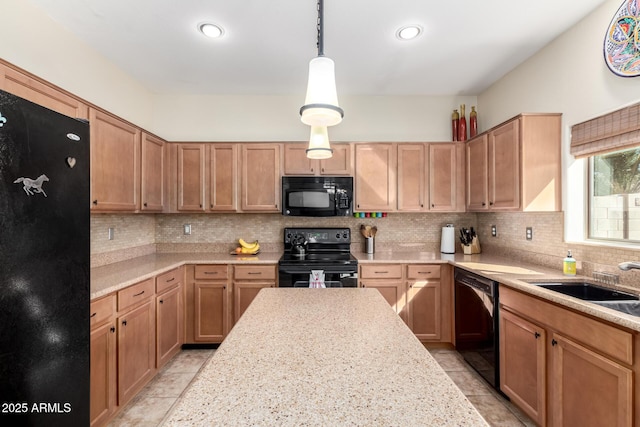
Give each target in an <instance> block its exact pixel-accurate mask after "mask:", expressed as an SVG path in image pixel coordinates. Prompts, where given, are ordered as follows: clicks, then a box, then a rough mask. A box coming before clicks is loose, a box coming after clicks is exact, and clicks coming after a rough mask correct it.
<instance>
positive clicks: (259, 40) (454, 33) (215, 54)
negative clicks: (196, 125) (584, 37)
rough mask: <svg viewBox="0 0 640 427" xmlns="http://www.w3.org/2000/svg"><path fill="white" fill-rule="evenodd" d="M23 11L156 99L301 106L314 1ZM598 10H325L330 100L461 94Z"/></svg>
mask: <svg viewBox="0 0 640 427" xmlns="http://www.w3.org/2000/svg"><path fill="white" fill-rule="evenodd" d="M29 1H31V2H32V3H33V4H35V5H36V6H38V7H40V8H41V9H42V10H44V11H45V12H46V13H47V14H48V15H50V16H51V17H52V18H53V19H54V20H56V21H57V22H59V23H60V24H61V25H63V26H64V27H66V28H67V29H68V30H69V31H71V32H73V33H75V34H77V35H78V37H80V38H81V39H82V40H84V41H85V42H86V43H87V44H89V45H90V46H92V47H93V48H95V50H97V51H98V52H100V53H101V54H102V55H104V56H105V57H106V58H108V59H109V60H110V61H112V62H113V63H115V64H117V65H118V66H119V67H120V68H122V69H123V70H124V71H125V72H127V73H128V74H130V75H131V76H133V77H134V78H135V79H137V80H138V81H140V82H141V83H142V84H143V85H145V86H146V87H148V88H149V89H150V90H152V91H154V92H158V93H172V92H173V93H202V94H254V95H255V94H264V95H269V94H283V95H284V94H301V96H303V94H304V91H305V90H306V80H307V67H308V62H309V60H310V59H312V58H313V57H315V56H316V55H317V49H316V16H317V15H316V14H317V12H316V0H29ZM604 2H605V0H580V1H569V0H535V1H530V0H488V1H478V0H458V1H456V2H451V1H445V0H438V1H436V0H386V1H383V0H325V2H324V9H325V12H324V53H325V55H326V56H327V57H329V58H332V59H333V60H334V61H335V64H336V82H337V88H338V94H339V95H340V94H355V95H432V96H437V95H471V96H473V95H478V94H480V93H482V91H484V90H485V89H486V88H488V87H489V86H490V85H491V84H492V83H493V82H495V81H496V80H498V79H500V78H501V77H502V76H504V75H505V74H506V73H507V72H508V71H510V70H511V69H513V68H514V67H515V66H517V65H518V64H520V63H521V62H523V61H524V60H525V59H526V58H528V57H530V56H531V55H533V54H534V53H535V52H537V51H538V50H539V49H540V48H542V47H543V46H545V45H546V44H547V43H549V42H550V41H551V40H553V39H554V38H555V37H557V36H558V35H560V34H561V33H562V32H564V31H566V30H567V29H569V28H571V27H572V26H573V25H574V24H576V22H578V21H579V20H580V19H582V18H583V17H584V16H586V15H587V14H589V13H590V12H591V11H592V10H594V9H595V8H596V7H598V6H599V5H600V4H602V3H604ZM613 12H614V11H612V13H613ZM203 21H211V22H214V23H217V24H219V25H221V26H222V27H223V28H224V31H225V35H224V37H223V38H221V39H217V40H212V39H207V38H205V37H204V36H203V35H202V34H200V33H199V32H198V31H197V30H196V27H197V25H198V24H199V23H201V22H203ZM413 23H415V24H419V25H421V26H422V27H424V29H425V31H424V33H423V34H422V36H421V37H419V38H418V39H416V40H413V41H400V40H398V39H397V38H396V37H395V32H396V30H397V29H398V28H399V27H401V26H403V25H406V24H413ZM605 27H606V25H603V28H602V32H603V36H604V33H605V31H606V28H605Z"/></svg>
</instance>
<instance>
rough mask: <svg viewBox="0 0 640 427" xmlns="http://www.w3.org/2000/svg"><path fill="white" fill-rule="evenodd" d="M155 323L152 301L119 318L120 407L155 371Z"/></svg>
mask: <svg viewBox="0 0 640 427" xmlns="http://www.w3.org/2000/svg"><path fill="white" fill-rule="evenodd" d="M155 324H156V322H155V304H153V303H152V300H149V301H148V302H146V303H145V304H143V305H141V306H140V307H138V308H136V309H135V310H132V311H131V312H129V313H126V314H124V315H121V316H120V317H119V318H118V404H119V405H121V406H122V405H123V404H125V403H126V402H128V401H129V399H131V398H132V397H133V396H135V394H136V393H137V392H138V391H139V390H140V389H141V388H142V387H143V386H144V385H145V384H146V383H147V381H148V380H149V379H150V378H151V377H152V376H153V374H154V373H155V360H156V340H155V336H156V334H155Z"/></svg>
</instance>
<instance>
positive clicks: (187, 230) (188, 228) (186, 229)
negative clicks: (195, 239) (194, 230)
mask: <svg viewBox="0 0 640 427" xmlns="http://www.w3.org/2000/svg"><path fill="white" fill-rule="evenodd" d="M184 234H185V235H186V236H189V235H190V234H191V224H185V225H184Z"/></svg>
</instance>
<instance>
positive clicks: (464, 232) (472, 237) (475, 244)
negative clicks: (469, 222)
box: [460, 227, 481, 255]
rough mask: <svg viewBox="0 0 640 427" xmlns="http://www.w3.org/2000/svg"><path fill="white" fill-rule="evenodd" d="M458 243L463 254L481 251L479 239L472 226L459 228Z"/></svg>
mask: <svg viewBox="0 0 640 427" xmlns="http://www.w3.org/2000/svg"><path fill="white" fill-rule="evenodd" d="M460 243H461V245H460V246H461V247H462V252H463V253H464V254H465V255H473V254H479V253H480V252H481V249H480V240H478V235H477V234H476V232H475V230H474V229H473V227H471V228H461V229H460Z"/></svg>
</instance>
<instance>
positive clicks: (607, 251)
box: [91, 212, 640, 288]
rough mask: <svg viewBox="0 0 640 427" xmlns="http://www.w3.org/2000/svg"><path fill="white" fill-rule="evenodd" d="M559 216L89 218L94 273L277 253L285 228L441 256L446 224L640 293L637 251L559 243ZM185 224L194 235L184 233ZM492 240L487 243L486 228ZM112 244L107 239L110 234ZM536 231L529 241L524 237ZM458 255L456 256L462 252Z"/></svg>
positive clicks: (505, 250)
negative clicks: (347, 232) (604, 275)
mask: <svg viewBox="0 0 640 427" xmlns="http://www.w3.org/2000/svg"><path fill="white" fill-rule="evenodd" d="M563 218H564V214H563V213H562V212H532V213H529V212H522V213H514V212H508V213H480V214H475V213H446V214H444V213H443V214H441V213H424V214H410V213H390V214H389V215H388V216H387V217H386V218H353V217H332V218H301V217H285V216H282V215H278V214H162V215H133V214H126V215H111V214H109V215H106V214H94V215H92V217H91V256H92V266H93V267H96V266H100V265H105V264H109V263H112V262H117V261H121V260H125V259H128V258H132V257H134V256H140V255H146V254H149V253H155V252H192V251H195V252H207V251H209V252H224V251H228V250H231V249H233V248H234V247H235V246H236V244H237V240H238V238H240V237H242V238H244V239H245V240H247V241H252V240H259V241H260V245H261V247H262V248H263V250H264V251H276V252H277V251H281V250H282V239H283V236H282V233H283V229H284V228H285V227H349V228H350V229H351V231H352V242H353V243H352V250H353V251H361V250H362V246H363V238H362V236H361V235H360V232H359V229H360V225H361V224H368V225H376V226H377V227H378V234H377V235H376V251H385V250H395V251H430V252H439V251H440V233H441V228H442V227H443V226H445V225H446V224H448V223H451V224H453V225H454V226H455V227H456V229H458V228H460V227H474V228H475V229H476V230H477V232H478V236H479V239H480V243H481V246H482V251H483V253H491V254H496V255H504V256H507V257H510V258H513V259H516V260H521V261H524V262H531V263H535V264H540V265H544V266H547V267H550V268H557V269H558V271H559V272H560V271H562V260H563V258H564V257H565V256H566V253H567V250H568V249H571V251H572V253H573V256H574V257H575V258H576V260H577V262H578V273H579V274H584V275H587V276H591V274H592V273H593V271H604V272H610V273H614V274H619V275H620V280H621V283H622V284H625V285H629V286H634V287H638V288H640V271H638V270H634V271H629V272H623V271H620V270H619V269H618V268H617V265H618V264H619V263H620V262H623V261H629V260H636V261H638V260H640V249H633V248H630V249H626V248H617V247H616V248H614V247H608V246H603V245H592V244H574V243H566V242H565V241H564V238H563V236H564V225H563V224H564V219H563ZM185 224H190V226H191V234H190V235H185V234H184V225H185ZM492 225H495V226H496V228H497V236H496V237H492V236H491V226H492ZM109 227H112V228H114V232H115V233H114V239H113V240H108V228H109ZM526 227H531V228H532V230H533V238H532V240H527V239H526V236H525V230H526ZM456 246H457V248H456V249H457V250H459V245H456Z"/></svg>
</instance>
